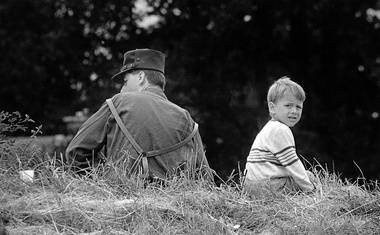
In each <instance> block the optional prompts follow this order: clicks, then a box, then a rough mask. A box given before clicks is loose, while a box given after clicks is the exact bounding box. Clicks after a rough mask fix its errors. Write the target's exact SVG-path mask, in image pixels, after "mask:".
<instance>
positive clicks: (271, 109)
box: [268, 102, 275, 113]
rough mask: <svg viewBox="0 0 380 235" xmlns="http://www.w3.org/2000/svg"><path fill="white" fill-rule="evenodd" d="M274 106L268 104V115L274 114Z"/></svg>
mask: <svg viewBox="0 0 380 235" xmlns="http://www.w3.org/2000/svg"><path fill="white" fill-rule="evenodd" d="M274 106H275V104H274V103H273V102H269V104H268V109H269V112H270V113H274V111H275V110H274Z"/></svg>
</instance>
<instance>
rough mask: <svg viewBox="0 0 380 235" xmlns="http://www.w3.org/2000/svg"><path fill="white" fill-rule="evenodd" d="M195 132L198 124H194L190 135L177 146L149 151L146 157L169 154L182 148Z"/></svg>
mask: <svg viewBox="0 0 380 235" xmlns="http://www.w3.org/2000/svg"><path fill="white" fill-rule="evenodd" d="M197 131H198V124H197V123H195V125H194V129H193V131H192V132H191V133H190V135H189V136H188V137H186V139H184V140H182V141H181V142H179V143H177V144H174V145H172V146H169V147H167V148H163V149H159V150H153V151H149V152H148V157H154V156H158V155H162V154H165V153H169V152H172V151H174V150H176V149H178V148H180V147H182V146H184V145H185V144H186V143H187V142H189V141H190V140H191V139H192V138H193V137H194V135H195V133H197Z"/></svg>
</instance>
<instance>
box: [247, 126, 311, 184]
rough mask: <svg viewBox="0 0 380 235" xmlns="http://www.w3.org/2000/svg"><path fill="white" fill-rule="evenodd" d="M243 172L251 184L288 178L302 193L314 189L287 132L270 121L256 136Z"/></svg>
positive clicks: (285, 127)
mask: <svg viewBox="0 0 380 235" xmlns="http://www.w3.org/2000/svg"><path fill="white" fill-rule="evenodd" d="M245 168H246V181H248V182H250V183H255V182H257V183H259V182H265V181H267V180H269V179H277V178H284V177H291V178H292V179H293V180H294V182H295V183H296V184H297V185H298V187H299V188H300V189H302V190H305V191H309V190H312V189H313V188H314V186H313V185H312V183H311V182H310V180H309V178H308V176H307V174H306V170H305V167H304V166H303V164H302V162H301V161H300V160H299V158H298V156H297V154H296V148H295V142H294V137H293V134H292V132H291V130H290V128H289V127H288V126H286V125H285V124H283V123H281V122H279V121H274V120H271V121H269V122H268V123H267V124H266V125H265V126H264V127H263V129H262V130H261V131H260V132H259V134H258V135H257V136H256V139H255V141H254V142H253V144H252V148H251V151H250V153H249V156H248V158H247V163H246V167H245Z"/></svg>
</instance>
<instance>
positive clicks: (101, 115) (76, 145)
mask: <svg viewBox="0 0 380 235" xmlns="http://www.w3.org/2000/svg"><path fill="white" fill-rule="evenodd" d="M109 116H110V111H109V108H108V106H107V105H106V103H104V104H103V105H102V107H101V108H100V109H99V110H98V111H97V112H96V113H94V114H93V115H92V116H91V117H90V118H89V119H88V120H87V121H85V122H84V123H83V124H82V126H81V127H80V128H79V130H78V132H77V134H76V135H75V136H74V138H73V139H72V140H71V142H70V144H69V145H68V147H67V149H66V159H67V160H68V163H69V165H71V166H73V167H74V168H75V169H76V170H79V169H83V168H86V167H88V166H89V163H90V164H97V163H98V162H99V161H100V159H101V157H100V156H99V155H100V154H99V152H100V151H101V149H102V148H103V146H105V145H106V140H107V122H108V118H109Z"/></svg>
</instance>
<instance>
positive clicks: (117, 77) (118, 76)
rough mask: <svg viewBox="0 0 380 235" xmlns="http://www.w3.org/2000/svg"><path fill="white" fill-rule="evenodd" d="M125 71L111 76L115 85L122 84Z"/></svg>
mask: <svg viewBox="0 0 380 235" xmlns="http://www.w3.org/2000/svg"><path fill="white" fill-rule="evenodd" d="M125 72H127V71H121V72H119V73H117V74H115V75H113V76H112V78H111V80H112V81H113V82H116V83H123V82H124V76H123V74H124V73H125Z"/></svg>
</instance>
